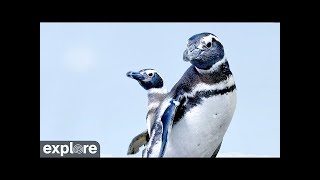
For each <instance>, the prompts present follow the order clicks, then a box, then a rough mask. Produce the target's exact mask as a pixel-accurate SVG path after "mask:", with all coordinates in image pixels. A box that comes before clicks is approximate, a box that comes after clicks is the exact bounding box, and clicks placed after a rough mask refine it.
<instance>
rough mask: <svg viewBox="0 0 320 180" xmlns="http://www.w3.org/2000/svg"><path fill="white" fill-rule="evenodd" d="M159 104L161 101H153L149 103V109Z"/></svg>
mask: <svg viewBox="0 0 320 180" xmlns="http://www.w3.org/2000/svg"><path fill="white" fill-rule="evenodd" d="M158 106H159V102H153V103H150V104H149V105H148V109H149V110H151V109H154V108H156V107H158Z"/></svg>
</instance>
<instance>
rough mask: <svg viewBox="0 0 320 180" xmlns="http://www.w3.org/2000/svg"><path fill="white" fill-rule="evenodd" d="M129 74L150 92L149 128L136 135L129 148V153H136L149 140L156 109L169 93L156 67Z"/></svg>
mask: <svg viewBox="0 0 320 180" xmlns="http://www.w3.org/2000/svg"><path fill="white" fill-rule="evenodd" d="M127 76H128V77H130V78H132V79H135V80H137V81H138V82H139V84H140V85H141V86H142V87H143V88H144V89H145V90H147V92H148V112H147V116H146V124H147V130H145V131H143V132H142V133H140V134H138V135H137V136H135V137H134V138H133V139H132V141H131V143H130V145H129V148H128V152H127V154H128V155H129V154H136V153H137V152H139V148H140V147H141V146H143V145H145V144H147V142H148V141H149V134H150V130H151V127H152V125H153V122H154V115H155V110H156V108H158V106H159V105H160V102H161V101H162V100H163V99H164V97H165V96H166V95H167V93H168V91H167V88H166V87H165V86H164V82H163V78H162V77H161V75H160V74H159V72H158V71H156V70H154V69H142V70H140V71H139V72H132V71H130V72H128V73H127Z"/></svg>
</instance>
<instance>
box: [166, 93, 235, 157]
mask: <svg viewBox="0 0 320 180" xmlns="http://www.w3.org/2000/svg"><path fill="white" fill-rule="evenodd" d="M236 101H237V95H236V90H233V91H231V92H227V93H225V94H222V95H220V94H218V95H215V96H212V97H209V98H204V97H203V98H202V101H201V103H200V104H198V105H197V106H194V107H193V108H191V109H190V110H189V111H188V112H186V113H185V115H184V116H183V117H182V118H181V119H180V120H179V122H177V124H175V125H174V126H173V128H172V130H171V133H170V137H169V141H168V145H167V149H166V152H165V154H164V156H165V157H211V155H212V154H213V153H214V151H215V149H216V148H217V147H218V146H219V144H220V142H221V141H222V139H223V136H224V134H225V133H226V131H227V128H228V126H229V124H230V122H231V119H232V116H233V113H234V111H235V107H236ZM187 103H188V102H187Z"/></svg>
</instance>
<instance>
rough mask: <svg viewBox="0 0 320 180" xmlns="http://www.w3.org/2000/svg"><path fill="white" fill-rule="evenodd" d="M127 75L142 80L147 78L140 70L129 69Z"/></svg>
mask: <svg viewBox="0 0 320 180" xmlns="http://www.w3.org/2000/svg"><path fill="white" fill-rule="evenodd" d="M127 76H128V77H129V78H132V79H135V80H137V81H142V80H144V79H145V77H144V76H143V75H142V74H140V73H138V72H132V71H129V72H127Z"/></svg>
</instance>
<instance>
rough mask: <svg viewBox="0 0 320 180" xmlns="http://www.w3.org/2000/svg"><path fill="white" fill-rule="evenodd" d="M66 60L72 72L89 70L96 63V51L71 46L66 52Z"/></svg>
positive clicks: (66, 64)
mask: <svg viewBox="0 0 320 180" xmlns="http://www.w3.org/2000/svg"><path fill="white" fill-rule="evenodd" d="M64 62H65V66H66V67H67V68H68V70H70V71H72V72H78V73H79V72H80V73H81V72H87V71H89V70H91V69H93V68H94V67H95V65H96V61H95V53H94V52H93V49H91V48H84V47H76V48H69V49H67V51H66V52H65V54H64Z"/></svg>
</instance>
